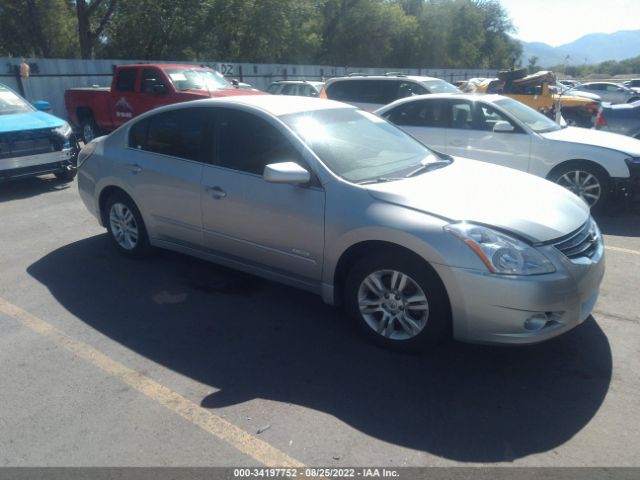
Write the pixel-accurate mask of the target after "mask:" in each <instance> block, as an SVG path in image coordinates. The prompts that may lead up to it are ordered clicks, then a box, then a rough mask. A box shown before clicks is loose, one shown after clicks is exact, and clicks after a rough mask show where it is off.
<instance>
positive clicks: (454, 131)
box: [375, 94, 640, 209]
mask: <svg viewBox="0 0 640 480" xmlns="http://www.w3.org/2000/svg"><path fill="white" fill-rule="evenodd" d="M375 113H376V114H377V115H380V116H382V117H383V118H385V119H387V120H389V121H390V122H392V123H394V124H395V125H397V126H398V127H400V128H402V129H403V130H405V131H406V132H408V133H409V134H411V135H412V136H413V137H415V138H417V139H418V140H420V141H421V142H423V143H424V144H425V145H428V146H429V147H431V148H433V149H435V150H438V151H440V152H442V153H446V154H449V155H454V156H460V157H467V158H471V159H475V160H482V161H485V162H490V163H495V164H499V165H504V166H506V167H511V168H515V169H517V170H522V171H524V172H528V173H531V174H533V175H537V176H539V177H544V178H546V179H548V180H551V181H553V182H556V183H558V184H559V185H562V186H564V187H566V188H568V189H569V190H571V191H572V192H573V193H575V194H576V195H578V196H579V197H581V198H582V199H583V200H584V201H585V202H586V203H587V205H589V206H590V207H591V208H592V209H595V208H599V207H601V206H602V205H604V203H605V201H606V199H607V196H608V194H609V193H610V192H611V191H613V190H614V189H618V188H624V189H625V190H626V191H627V192H629V193H632V192H634V191H635V190H637V189H638V188H639V184H640V140H636V139H633V138H629V137H626V136H623V135H618V134H614V133H608V132H601V131H596V130H588V129H585V128H578V127H561V126H560V125H558V124H557V123H555V122H553V121H552V120H550V119H549V118H547V117H545V116H544V115H542V114H540V113H538V112H536V111H535V110H533V109H532V108H530V107H528V106H526V105H524V104H522V103H520V102H517V101H515V100H513V99H511V98H506V97H503V96H500V95H474V94H452V95H446V94H441V95H421V96H417V97H411V98H406V99H402V100H398V101H396V102H394V103H391V104H389V105H387V106H385V107H383V108H381V109H379V110H377V111H376V112H375ZM487 188H488V189H490V188H491V186H490V185H487Z"/></svg>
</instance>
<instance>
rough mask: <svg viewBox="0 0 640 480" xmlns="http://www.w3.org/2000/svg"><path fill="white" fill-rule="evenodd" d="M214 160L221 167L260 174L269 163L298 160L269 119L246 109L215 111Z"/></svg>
mask: <svg viewBox="0 0 640 480" xmlns="http://www.w3.org/2000/svg"><path fill="white" fill-rule="evenodd" d="M217 112H218V113H217V115H216V117H217V127H216V138H217V139H218V141H217V148H216V150H215V152H216V154H215V158H214V163H215V164H216V165H220V166H221V167H226V168H231V169H234V170H240V171H243V172H247V173H254V174H256V175H262V174H263V173H264V167H265V166H266V165H268V164H270V163H278V162H297V163H300V165H303V163H302V160H301V156H300V154H299V153H298V151H297V150H296V148H295V147H294V146H293V145H292V144H291V142H290V141H289V139H287V138H286V137H285V136H284V135H283V134H282V133H280V132H279V131H278V130H277V129H276V128H275V127H274V126H273V125H271V124H270V123H269V122H267V121H265V120H263V119H261V118H259V117H257V116H255V115H253V114H250V113H247V112H241V111H238V110H230V109H222V108H221V109H219V110H218V111H217Z"/></svg>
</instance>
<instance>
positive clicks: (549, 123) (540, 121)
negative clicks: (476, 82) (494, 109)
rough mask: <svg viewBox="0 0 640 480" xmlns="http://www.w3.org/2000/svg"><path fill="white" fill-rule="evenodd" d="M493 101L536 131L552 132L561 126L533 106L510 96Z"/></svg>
mask: <svg viewBox="0 0 640 480" xmlns="http://www.w3.org/2000/svg"><path fill="white" fill-rule="evenodd" d="M495 103H496V105H498V106H499V107H502V108H503V109H504V110H506V111H507V112H508V113H510V114H511V115H513V116H514V117H515V118H517V119H518V120H520V121H521V122H522V123H524V124H525V125H526V126H527V127H529V128H530V129H531V130H533V131H534V132H536V133H544V132H553V131H555V130H560V128H561V127H560V125H558V124H557V123H556V122H554V121H553V120H551V119H550V118H549V117H545V116H544V115H543V114H541V113H539V112H536V111H535V110H534V109H533V108H531V107H527V106H526V105H525V104H523V103H520V102H517V101H516V100H512V99H511V98H502V99H500V100H497V101H496V102H495Z"/></svg>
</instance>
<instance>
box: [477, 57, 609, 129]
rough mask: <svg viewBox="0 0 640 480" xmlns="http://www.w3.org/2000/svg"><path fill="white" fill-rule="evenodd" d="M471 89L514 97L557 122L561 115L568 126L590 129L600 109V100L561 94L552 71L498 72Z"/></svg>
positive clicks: (523, 70)
mask: <svg viewBox="0 0 640 480" xmlns="http://www.w3.org/2000/svg"><path fill="white" fill-rule="evenodd" d="M471 91H473V92H476V93H498V94H500V95H504V96H506V97H511V98H513V99H515V100H518V101H520V102H522V103H524V104H525V105H528V106H530V107H531V108H534V109H536V110H538V111H539V112H542V113H544V114H545V115H547V116H549V117H551V118H553V119H554V120H556V121H558V120H559V119H560V114H561V115H562V118H564V120H565V121H566V122H567V124H568V125H575V126H578V127H587V128H591V127H592V126H593V122H594V120H595V118H596V116H597V115H598V110H599V109H600V101H599V100H595V99H591V98H585V97H580V96H576V95H567V94H563V93H561V90H560V89H559V88H558V87H556V78H555V75H554V74H553V72H549V71H541V72H537V73H534V74H532V75H526V69H521V70H508V71H504V72H499V73H498V78H489V79H486V80H484V81H482V82H480V83H478V84H477V85H474V86H473V87H472V89H471Z"/></svg>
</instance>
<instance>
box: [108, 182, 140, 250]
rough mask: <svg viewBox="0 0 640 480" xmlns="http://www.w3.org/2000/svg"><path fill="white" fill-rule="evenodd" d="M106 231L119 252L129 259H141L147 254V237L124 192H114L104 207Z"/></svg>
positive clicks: (135, 211)
mask: <svg viewBox="0 0 640 480" xmlns="http://www.w3.org/2000/svg"><path fill="white" fill-rule="evenodd" d="M104 213H105V215H104V218H105V219H106V222H105V223H106V224H107V230H108V231H109V237H110V238H111V241H112V242H113V244H114V245H115V247H116V248H117V249H118V251H119V252H121V253H123V254H125V255H127V256H129V257H143V256H145V255H146V254H147V253H149V251H150V249H151V247H150V245H149V237H148V236H147V229H146V228H145V226H144V221H143V220H142V216H141V215H140V211H139V210H138V207H137V206H136V204H135V202H134V201H133V200H131V198H130V197H129V196H128V195H126V194H125V193H124V192H116V193H114V194H113V195H111V196H110V197H109V199H108V200H107V204H106V205H105V211H104Z"/></svg>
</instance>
